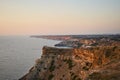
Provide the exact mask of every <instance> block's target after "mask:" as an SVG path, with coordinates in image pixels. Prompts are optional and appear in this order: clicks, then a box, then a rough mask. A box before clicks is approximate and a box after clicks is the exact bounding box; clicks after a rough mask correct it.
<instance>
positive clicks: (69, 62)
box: [63, 59, 74, 69]
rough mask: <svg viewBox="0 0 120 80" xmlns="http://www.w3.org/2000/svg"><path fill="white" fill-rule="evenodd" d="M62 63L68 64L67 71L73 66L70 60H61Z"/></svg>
mask: <svg viewBox="0 0 120 80" xmlns="http://www.w3.org/2000/svg"><path fill="white" fill-rule="evenodd" d="M63 61H64V62H66V63H67V64H68V66H69V69H71V68H72V67H73V66H74V65H73V62H72V60H71V59H68V60H67V59H65V60H63Z"/></svg>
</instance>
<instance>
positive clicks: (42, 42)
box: [0, 36, 60, 80]
mask: <svg viewBox="0 0 120 80" xmlns="http://www.w3.org/2000/svg"><path fill="white" fill-rule="evenodd" d="M59 42H60V41H55V40H48V39H41V38H31V37H29V36H0V80H18V79H19V78H21V77H22V76H24V75H25V74H26V73H27V72H28V71H29V69H30V68H31V67H32V66H34V64H35V60H36V59H38V58H40V56H41V54H42V48H43V46H52V47H53V46H54V45H55V44H57V43H59Z"/></svg>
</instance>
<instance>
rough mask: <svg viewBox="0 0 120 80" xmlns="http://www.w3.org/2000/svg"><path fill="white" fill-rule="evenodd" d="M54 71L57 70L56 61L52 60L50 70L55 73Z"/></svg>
mask: <svg viewBox="0 0 120 80" xmlns="http://www.w3.org/2000/svg"><path fill="white" fill-rule="evenodd" d="M54 69H55V65H54V60H52V62H51V65H50V67H49V70H50V72H52V71H54Z"/></svg>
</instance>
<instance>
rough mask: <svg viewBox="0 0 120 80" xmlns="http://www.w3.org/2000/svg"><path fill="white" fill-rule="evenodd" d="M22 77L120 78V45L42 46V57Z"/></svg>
mask: <svg viewBox="0 0 120 80" xmlns="http://www.w3.org/2000/svg"><path fill="white" fill-rule="evenodd" d="M19 80H120V47H116V46H108V47H107V46H106V47H91V48H71V49H64V48H54V47H46V46H45V47H43V53H42V56H41V58H40V59H37V60H36V64H35V65H34V66H33V67H32V68H31V69H30V70H29V72H28V73H27V74H26V75H25V76H23V77H22V78H21V79H19Z"/></svg>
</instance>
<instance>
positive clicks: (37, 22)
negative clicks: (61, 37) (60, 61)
mask: <svg viewBox="0 0 120 80" xmlns="http://www.w3.org/2000/svg"><path fill="white" fill-rule="evenodd" d="M109 33H113V34H116V33H120V0H0V35H33V34H34V35H38V34H41V35H43V34H49V35H50V34H53V35H54V34H109Z"/></svg>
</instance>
